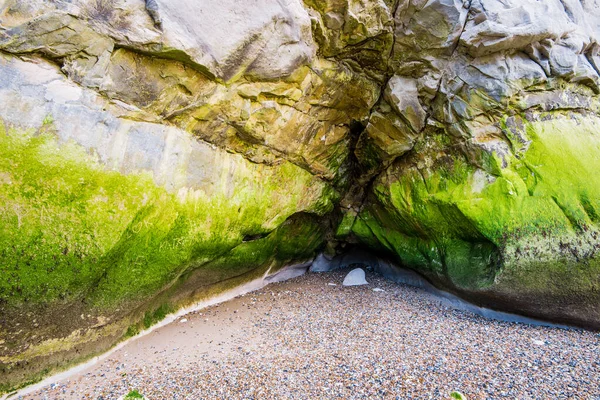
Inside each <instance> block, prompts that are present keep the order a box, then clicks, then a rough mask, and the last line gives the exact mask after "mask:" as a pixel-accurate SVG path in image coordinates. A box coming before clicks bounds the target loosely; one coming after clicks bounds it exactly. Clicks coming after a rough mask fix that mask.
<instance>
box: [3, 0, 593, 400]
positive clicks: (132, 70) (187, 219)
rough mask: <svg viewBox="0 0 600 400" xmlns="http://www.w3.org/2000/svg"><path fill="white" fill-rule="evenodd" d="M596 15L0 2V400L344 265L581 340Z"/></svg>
mask: <svg viewBox="0 0 600 400" xmlns="http://www.w3.org/2000/svg"><path fill="white" fill-rule="evenodd" d="M599 34H600V3H598V2H597V1H596V0H591V1H590V0H585V1H584V0H546V1H543V2H541V1H536V0H471V1H467V0H464V1H463V0H428V1H426V0H304V1H301V0H247V1H243V2H239V1H235V0H218V1H217V0H203V1H201V2H198V1H192V0H146V1H143V0H52V1H47V0H3V1H0V104H2V105H1V107H0V153H1V155H2V156H1V157H0V270H1V276H2V278H1V279H0V391H1V390H5V391H6V390H9V389H10V388H12V387H15V386H18V385H20V384H23V383H26V382H27V381H29V380H32V379H36V378H38V377H39V376H40V375H44V374H47V373H48V372H50V371H52V370H54V369H56V368H60V367H61V366H65V365H68V364H69V363H72V362H76V361H79V360H82V359H85V358H86V357H89V356H90V355H92V354H95V353H98V352H101V351H103V350H105V349H107V348H108V347H110V346H111V345H113V344H114V343H115V342H116V341H118V340H120V339H121V338H123V337H124V336H127V335H132V334H135V333H136V332H137V331H138V330H139V329H142V328H143V327H147V326H149V325H151V324H152V323H154V322H155V321H156V320H158V319H160V318H162V317H163V316H164V314H165V313H168V312H170V311H172V310H174V309H176V308H178V307H180V306H183V305H186V304H190V303H193V302H194V301H197V300H198V299H201V298H203V297H207V296H210V295H211V294H214V293H217V292H219V291H221V290H224V289H225V288H228V287H233V286H236V285H239V284H241V283H243V282H246V281H248V280H251V279H253V278H255V277H259V276H263V275H264V274H266V273H268V272H269V273H272V272H275V271H277V270H279V269H280V268H281V267H283V266H285V265H288V264H292V263H297V262H305V261H310V260H312V259H313V257H314V256H315V255H316V253H317V252H319V251H325V252H326V253H328V254H330V255H333V253H336V252H337V253H340V252H343V251H345V249H347V248H349V247H351V246H362V247H366V248H369V249H371V250H373V251H376V252H378V253H379V254H380V255H381V256H386V257H389V258H390V259H391V260H393V261H394V262H396V263H398V264H400V265H403V266H406V267H409V268H412V269H414V270H416V271H418V272H420V273H421V274H423V275H424V276H426V277H427V278H428V279H429V280H431V281H432V282H433V283H434V284H435V285H437V286H439V287H441V288H444V289H447V290H450V291H452V292H454V293H456V294H459V295H461V296H463V297H465V298H467V299H469V300H471V301H474V302H476V303H478V304H481V305H485V306H489V307H493V308H498V309H503V310H508V311H514V312H519V313H523V314H527V315H530V316H534V317H541V318H548V319H552V320H556V321H560V322H565V323H571V324H577V325H581V326H586V327H591V328H600V254H597V252H598V250H599V249H600V238H599V235H600V225H599V223H600V175H598V173H597V171H598V170H599V169H600V101H599V99H598V95H599V94H600V86H599V81H600V76H599V71H600V44H599V42H598V38H599Z"/></svg>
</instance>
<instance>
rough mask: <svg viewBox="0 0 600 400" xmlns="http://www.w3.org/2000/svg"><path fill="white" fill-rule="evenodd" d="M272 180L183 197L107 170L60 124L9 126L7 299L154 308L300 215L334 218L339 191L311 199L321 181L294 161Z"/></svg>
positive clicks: (4, 160) (0, 163) (3, 215)
mask: <svg viewBox="0 0 600 400" xmlns="http://www.w3.org/2000/svg"><path fill="white" fill-rule="evenodd" d="M251 178H252V176H248V177H247V178H245V179H251ZM261 179H262V180H263V181H262V186H261V190H260V191H259V192H258V193H256V192H251V190H250V189H248V188H246V187H244V186H242V187H241V188H240V189H236V191H235V192H234V193H232V194H231V195H230V196H229V197H227V196H225V195H221V194H215V195H213V196H210V197H209V196H206V195H204V194H202V193H197V192H193V191H190V192H189V193H187V194H184V195H181V193H179V194H173V193H169V192H167V191H166V190H165V189H163V188H161V187H158V186H156V185H155V184H154V182H153V181H152V177H151V176H150V175H148V174H132V175H127V176H126V175H122V174H120V173H118V172H116V171H107V170H106V169H104V168H103V167H102V166H101V165H100V164H99V163H98V161H97V160H95V159H94V157H92V156H91V155H89V154H87V153H86V152H85V151H84V150H83V149H82V148H80V147H78V146H77V145H75V144H72V143H63V144H59V143H58V142H57V140H56V138H55V137H54V135H53V134H52V131H51V129H46V130H44V129H42V130H41V131H39V132H29V133H28V134H25V133H23V132H18V131H15V130H6V129H4V128H2V130H1V131H0V249H1V250H0V259H1V260H2V262H1V266H0V269H1V272H2V274H3V276H5V277H6V279H3V280H2V281H1V282H0V302H1V303H3V304H5V305H8V306H10V307H14V306H18V305H19V304H23V303H28V304H32V303H35V304H37V303H39V304H46V303H51V302H54V301H61V302H68V301H72V300H74V299H76V298H85V299H86V302H88V304H91V305H95V306H99V307H102V308H105V307H117V306H118V305H119V304H122V303H123V302H124V301H134V302H138V301H143V300H144V299H145V298H148V297H150V296H152V295H154V294H155V293H157V292H158V291H159V290H161V289H162V288H164V287H165V285H167V284H168V283H169V282H172V281H173V280H174V279H176V278H177V277H178V276H180V275H181V274H182V273H183V271H185V270H186V269H188V268H198V267H200V266H202V265H203V264H206V263H208V262H209V261H211V260H214V259H217V258H219V257H220V256H222V255H223V254H225V253H227V252H229V251H231V250H232V249H234V248H236V247H237V246H239V245H240V244H241V243H242V242H243V239H244V237H245V236H247V235H256V234H267V233H268V232H270V231H272V230H273V229H274V228H276V227H277V226H279V225H281V224H283V223H284V222H285V220H286V219H287V218H288V217H289V216H290V215H292V214H293V213H294V212H296V211H297V210H298V209H300V210H301V209H305V210H307V211H309V212H314V213H317V214H323V213H325V212H328V211H329V210H331V208H332V198H333V197H334V196H335V193H334V191H333V190H332V189H331V188H327V187H321V188H317V190H321V191H322V196H320V197H319V198H318V200H317V201H314V202H313V203H312V204H304V203H306V199H305V198H303V197H304V196H306V194H307V193H306V189H305V187H306V186H307V185H308V186H310V184H311V182H312V176H310V174H308V173H305V172H304V171H302V170H300V168H298V167H295V166H293V165H291V164H289V163H286V164H284V165H282V166H280V168H278V170H277V172H276V173H271V174H270V175H269V174H264V175H263V176H261ZM290 182H293V184H292V185H290ZM290 186H291V187H290ZM296 188H298V189H300V188H302V189H303V190H298V191H295V190H294V189H296ZM294 191H295V192H296V193H293V192H294ZM313 197H314V196H313ZM273 209H275V210H278V212H273ZM264 251H265V252H266V250H264ZM298 251H299V252H302V251H303V249H302V248H299V250H298ZM287 256H288V257H289V258H293V256H291V255H287ZM240 259H243V256H241V257H240ZM247 261H248V263H249V264H252V263H254V262H259V261H260V260H259V259H258V258H254V259H248V260H247Z"/></svg>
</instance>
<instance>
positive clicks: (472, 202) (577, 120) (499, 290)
mask: <svg viewBox="0 0 600 400" xmlns="http://www.w3.org/2000/svg"><path fill="white" fill-rule="evenodd" d="M516 118H518V119H519V120H518V121H517V123H515V119H516ZM598 126H600V119H598V118H597V117H592V116H585V117H584V116H581V115H579V116H576V115H569V116H563V115H560V114H556V113H555V114H540V115H539V116H537V118H533V119H531V120H526V119H524V118H523V117H511V118H510V120H509V118H507V120H506V121H505V122H504V123H503V124H502V127H503V129H504V131H505V133H506V136H507V137H509V138H510V137H512V138H516V137H519V138H526V140H525V141H524V144H523V143H522V142H519V147H517V146H514V148H518V149H520V151H514V153H511V154H510V155H508V156H507V155H506V154H501V153H497V152H492V153H491V159H490V162H489V163H488V164H487V165H484V166H483V167H477V166H475V165H473V163H471V162H470V161H469V159H468V158H467V157H466V156H465V155H464V154H463V153H462V152H461V151H459V150H458V148H457V147H452V145H449V144H448V143H447V141H439V140H436V137H435V136H429V137H426V138H425V139H423V141H422V143H419V144H418V145H417V146H418V151H415V152H413V153H412V154H411V156H409V157H406V158H404V159H402V160H400V161H397V162H396V163H395V164H394V165H393V166H392V167H391V168H390V169H389V170H388V171H387V173H386V174H382V175H381V176H380V177H379V178H378V179H377V181H376V183H375V186H374V191H373V193H374V194H373V195H372V196H371V198H370V200H369V201H368V202H367V204H368V206H367V207H366V208H365V209H364V210H363V211H362V213H361V214H360V215H359V219H358V220H357V223H355V225H354V227H353V230H354V233H355V234H356V235H357V236H358V237H359V238H361V239H362V240H363V241H364V242H365V243H366V244H370V243H372V242H373V240H374V238H376V239H377V241H378V242H379V243H380V244H382V245H383V246H384V247H385V248H386V249H387V250H388V251H389V252H391V253H392V254H395V255H396V256H397V257H398V258H399V260H400V261H401V262H402V263H403V264H405V265H407V266H411V267H413V268H415V269H417V270H419V271H421V272H423V273H425V274H426V275H427V276H429V277H430V278H431V279H433V280H434V281H436V282H438V283H439V284H441V285H444V286H447V287H450V288H453V289H454V290H458V291H461V292H463V293H471V294H472V293H478V294H479V299H484V300H485V298H486V296H488V297H490V298H494V302H496V303H495V304H497V305H499V304H509V303H511V301H512V304H511V307H512V308H513V309H519V310H521V311H525V312H529V313H532V314H535V315H539V316H546V317H554V318H558V319H562V320H567V321H571V322H573V321H577V322H578V323H580V324H594V323H595V324H597V321H598V320H600V319H598V317H599V312H598V310H590V309H589V307H588V306H587V305H589V304H590V301H591V302H594V301H595V302H596V304H598V301H600V269H599V267H598V265H599V262H598V260H599V257H598V256H597V251H598V250H599V249H600V243H599V241H598V231H599V227H598V225H597V223H598V215H599V214H598V210H599V207H600V176H599V175H598V174H597V173H596V171H597V170H598V169H599V168H600V135H599V134H598ZM509 127H510V128H509ZM517 127H519V128H517ZM517 130H518V131H517ZM494 165H495V166H500V167H499V168H498V167H494ZM486 167H487V168H486ZM367 228H368V229H367ZM557 279H559V280H560V284H557V283H556V282H557ZM536 296H537V300H536ZM515 299H516V300H515ZM524 299H527V301H528V302H529V304H522V302H523V300H524ZM574 299H579V300H578V301H581V304H580V305H581V309H580V310H579V311H578V310H577V309H576V307H571V308H572V309H571V310H569V311H566V310H564V308H560V307H558V308H557V307H553V308H551V309H544V307H547V306H548V305H549V304H551V303H552V304H554V305H558V304H560V303H561V302H569V303H570V304H573V302H574V301H575V300H574Z"/></svg>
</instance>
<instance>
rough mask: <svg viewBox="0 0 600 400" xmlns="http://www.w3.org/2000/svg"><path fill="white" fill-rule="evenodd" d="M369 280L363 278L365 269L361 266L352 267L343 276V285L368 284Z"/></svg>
mask: <svg viewBox="0 0 600 400" xmlns="http://www.w3.org/2000/svg"><path fill="white" fill-rule="evenodd" d="M368 284H369V282H367V280H366V279H365V270H363V269H362V268H356V269H353V270H352V271H350V272H349V273H348V275H346V277H345V278H344V283H343V285H344V286H360V285H368Z"/></svg>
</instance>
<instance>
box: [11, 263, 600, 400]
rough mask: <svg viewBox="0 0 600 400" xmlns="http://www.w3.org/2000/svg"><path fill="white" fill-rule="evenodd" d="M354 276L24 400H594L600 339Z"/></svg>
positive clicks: (288, 288)
mask: <svg viewBox="0 0 600 400" xmlns="http://www.w3.org/2000/svg"><path fill="white" fill-rule="evenodd" d="M347 273H348V270H343V271H336V272H332V273H321V274H315V273H312V274H307V275H304V276H301V277H298V278H294V279H292V280H289V281H286V282H281V283H275V284H271V285H269V286H267V287H265V288H263V289H261V290H259V291H256V292H252V293H249V294H246V295H243V296H239V297H237V298H235V299H233V300H230V301H228V302H225V303H221V304H219V305H216V306H212V307H209V308H206V309H203V310H200V311H197V312H194V313H191V314H188V315H186V316H183V317H181V318H179V319H177V320H176V321H175V322H173V323H171V324H169V325H166V326H164V327H161V328H159V329H157V330H155V331H153V332H152V333H150V334H148V335H145V336H143V337H141V338H139V339H137V340H135V341H132V342H130V343H128V344H127V345H126V346H125V347H123V348H121V349H120V350H118V351H116V352H114V353H112V354H111V355H110V356H109V357H107V358H106V359H104V360H103V361H101V362H99V363H97V364H95V365H93V366H91V367H90V368H88V369H87V370H84V371H80V372H78V373H76V374H74V375H72V376H70V377H69V378H67V379H66V380H64V381H58V382H55V383H53V384H51V385H49V386H47V387H44V388H42V389H40V390H38V391H36V392H34V393H29V394H27V395H24V396H20V397H17V398H20V399H98V400H99V399H103V400H108V399H118V398H119V397H121V396H123V395H125V394H127V393H128V392H129V391H131V390H137V391H138V392H139V393H141V394H143V395H144V396H145V397H146V398H147V399H150V400H155V399H379V398H380V399H448V398H450V394H451V393H452V392H454V391H456V392H460V393H462V394H464V396H465V397H466V398H467V399H502V398H507V399H594V400H600V334H599V333H597V332H590V331H585V330H578V329H561V328H550V327H541V326H531V325H525V324H518V323H509V322H500V321H495V320H489V319H485V318H482V317H479V316H476V315H474V314H471V313H468V312H464V311H457V310H455V309H452V308H449V307H447V306H444V305H443V304H442V303H440V302H439V301H437V300H436V299H435V298H434V297H432V296H431V295H429V294H428V293H426V292H424V291H422V290H420V289H417V288H413V287H410V286H406V285H401V284H396V283H393V282H391V281H388V280H386V279H384V278H383V277H381V276H379V275H375V274H373V273H370V272H367V276H366V278H367V281H368V282H369V284H368V285H364V286H354V287H344V286H342V281H343V279H344V277H345V275H346V274H347Z"/></svg>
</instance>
